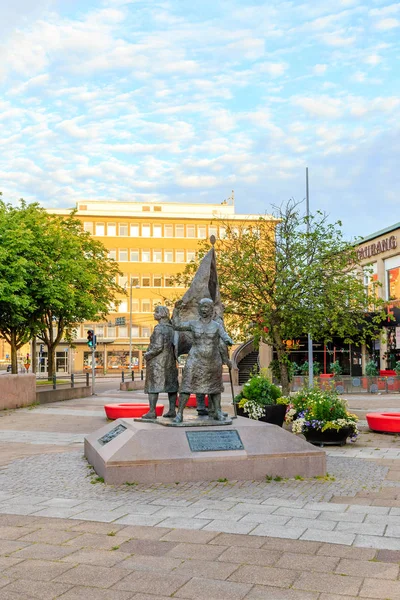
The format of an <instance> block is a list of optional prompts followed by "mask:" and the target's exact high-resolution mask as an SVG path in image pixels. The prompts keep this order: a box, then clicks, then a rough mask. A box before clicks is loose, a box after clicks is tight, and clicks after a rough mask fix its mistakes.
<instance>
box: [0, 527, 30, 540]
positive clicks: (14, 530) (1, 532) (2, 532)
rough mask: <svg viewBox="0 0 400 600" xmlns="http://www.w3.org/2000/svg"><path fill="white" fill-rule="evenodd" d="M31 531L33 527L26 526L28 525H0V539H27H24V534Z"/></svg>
mask: <svg viewBox="0 0 400 600" xmlns="http://www.w3.org/2000/svg"><path fill="white" fill-rule="evenodd" d="M33 531H35V528H34V527H31V528H28V527H13V526H11V525H8V526H7V525H3V526H2V525H0V540H14V541H15V540H18V539H20V538H23V539H24V541H29V540H26V539H25V538H26V536H27V535H28V534H29V533H32V532H33Z"/></svg>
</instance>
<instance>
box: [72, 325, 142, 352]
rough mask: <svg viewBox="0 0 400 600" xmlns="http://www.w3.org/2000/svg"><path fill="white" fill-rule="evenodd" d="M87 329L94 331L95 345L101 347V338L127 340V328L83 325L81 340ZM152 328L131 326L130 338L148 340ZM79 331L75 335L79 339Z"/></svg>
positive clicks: (84, 337)
mask: <svg viewBox="0 0 400 600" xmlns="http://www.w3.org/2000/svg"><path fill="white" fill-rule="evenodd" d="M88 329H92V330H93V329H94V331H95V334H96V336H97V344H98V346H100V347H101V343H102V338H128V337H129V327H127V326H123V327H120V326H119V327H114V326H110V325H107V326H106V325H97V324H96V325H85V326H84V327H83V333H82V335H81V336H80V337H81V338H82V339H86V335H87V331H88ZM151 331H152V328H151V327H148V326H142V327H140V326H139V325H132V338H149V337H150V335H151ZM79 333H80V332H79V331H78V332H77V335H78V337H79Z"/></svg>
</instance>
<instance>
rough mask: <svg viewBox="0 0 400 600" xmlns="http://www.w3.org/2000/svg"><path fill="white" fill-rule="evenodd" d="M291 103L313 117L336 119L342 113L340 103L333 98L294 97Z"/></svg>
mask: <svg viewBox="0 0 400 600" xmlns="http://www.w3.org/2000/svg"><path fill="white" fill-rule="evenodd" d="M292 101H293V103H294V104H295V105H297V106H300V107H301V108H303V109H304V110H305V111H306V112H307V113H308V114H310V115H311V116H314V117H322V118H327V119H337V118H339V117H340V116H341V115H342V114H343V108H342V103H341V101H340V100H338V99H335V98H329V97H327V96H324V97H318V98H317V97H315V98H312V97H303V98H301V97H295V98H293V99H292Z"/></svg>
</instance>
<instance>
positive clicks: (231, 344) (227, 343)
mask: <svg viewBox="0 0 400 600" xmlns="http://www.w3.org/2000/svg"><path fill="white" fill-rule="evenodd" d="M225 344H226V345H227V346H233V344H234V342H233V341H232V340H231V338H230V337H228V339H227V341H226V342H225Z"/></svg>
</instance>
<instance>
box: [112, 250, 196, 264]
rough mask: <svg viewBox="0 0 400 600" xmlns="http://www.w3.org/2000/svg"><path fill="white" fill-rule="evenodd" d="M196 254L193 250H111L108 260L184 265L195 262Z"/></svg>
mask: <svg viewBox="0 0 400 600" xmlns="http://www.w3.org/2000/svg"><path fill="white" fill-rule="evenodd" d="M195 257H196V252H194V251H192V250H186V251H185V250H128V249H127V248H120V249H119V250H109V252H108V258H112V259H114V260H118V261H119V262H129V261H130V262H155V263H162V262H167V263H173V262H177V263H184V262H190V261H191V260H194V259H195Z"/></svg>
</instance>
